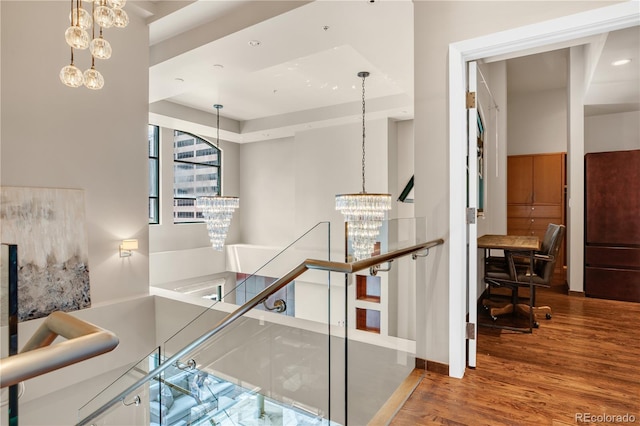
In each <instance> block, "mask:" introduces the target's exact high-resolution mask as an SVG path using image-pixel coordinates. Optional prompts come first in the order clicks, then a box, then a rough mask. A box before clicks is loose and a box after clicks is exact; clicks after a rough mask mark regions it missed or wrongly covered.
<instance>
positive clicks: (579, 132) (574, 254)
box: [565, 46, 585, 292]
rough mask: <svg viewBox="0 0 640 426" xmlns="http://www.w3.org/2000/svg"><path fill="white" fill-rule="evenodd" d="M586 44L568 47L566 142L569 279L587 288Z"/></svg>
mask: <svg viewBox="0 0 640 426" xmlns="http://www.w3.org/2000/svg"><path fill="white" fill-rule="evenodd" d="M584 66H585V64H584V47H583V46H575V47H572V48H571V49H570V50H569V70H568V72H569V76H568V77H569V78H568V80H569V82H568V86H569V90H568V91H567V93H568V97H569V99H568V101H567V105H568V115H569V116H568V120H567V123H568V124H567V126H568V129H567V130H568V132H567V133H568V136H569V140H568V142H567V148H568V149H567V187H568V193H567V236H566V241H565V243H566V246H567V259H568V262H567V282H568V283H569V290H570V291H579V292H581V291H584V271H583V266H584V92H585V68H584Z"/></svg>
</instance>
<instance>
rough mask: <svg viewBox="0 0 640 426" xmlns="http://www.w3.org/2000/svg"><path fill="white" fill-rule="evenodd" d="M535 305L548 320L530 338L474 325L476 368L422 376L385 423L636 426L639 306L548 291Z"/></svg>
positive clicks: (639, 419) (638, 418)
mask: <svg viewBox="0 0 640 426" xmlns="http://www.w3.org/2000/svg"><path fill="white" fill-rule="evenodd" d="M538 304H544V305H550V306H551V307H552V309H553V318H552V319H551V320H549V321H547V320H545V319H542V320H541V321H540V328H539V329H536V330H534V332H533V334H523V333H517V332H512V331H506V330H497V329H491V328H486V327H480V329H479V339H478V357H477V368H476V369H467V371H466V373H465V376H464V378H463V379H453V378H449V377H447V376H444V375H440V374H435V373H431V372H426V374H425V375H424V377H423V378H422V380H421V381H420V383H419V384H418V386H417V387H416V389H415V390H414V392H413V393H412V394H411V396H410V397H409V398H408V399H407V401H406V402H405V404H404V405H403V406H402V408H401V409H400V410H399V411H398V413H397V414H396V416H395V417H394V418H393V420H392V421H391V422H390V424H391V425H395V426H408V425H412V426H413V425H429V424H445V425H473V426H476V425H492V426H495V425H574V424H598V425H605V424H618V425H620V424H624V422H623V421H620V420H625V418H615V417H608V418H597V417H596V416H603V415H608V416H616V415H620V416H624V415H627V418H626V419H627V420H628V419H629V417H630V416H633V417H635V423H636V424H638V423H640V303H630V302H617V301H608V300H602V299H592V298H585V297H579V296H568V295H565V294H562V293H560V292H558V290H557V289H555V290H543V291H540V292H539V293H538ZM580 416H582V417H581V418H580ZM588 416H591V417H588ZM586 420H591V421H586ZM627 423H628V421H627Z"/></svg>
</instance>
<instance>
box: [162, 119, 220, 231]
mask: <svg viewBox="0 0 640 426" xmlns="http://www.w3.org/2000/svg"><path fill="white" fill-rule="evenodd" d="M219 193H220V150H219V149H218V148H216V147H215V146H213V145H212V144H210V143H209V142H207V141H205V140H204V139H202V138H199V137H197V136H194V135H192V134H189V133H185V132H181V131H178V130H176V131H175V132H174V136H173V221H174V223H188V222H202V221H203V217H202V212H199V211H196V205H195V204H196V203H195V199H196V197H200V196H204V195H218V194H219Z"/></svg>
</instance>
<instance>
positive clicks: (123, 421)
mask: <svg viewBox="0 0 640 426" xmlns="http://www.w3.org/2000/svg"><path fill="white" fill-rule="evenodd" d="M160 356H161V354H160V348H156V349H154V350H153V351H152V352H151V353H149V355H147V356H145V357H144V358H142V359H141V360H140V361H139V362H137V363H135V364H134V365H132V366H131V367H130V368H128V369H127V370H126V371H125V372H124V373H123V374H122V375H120V376H119V377H118V378H117V379H116V380H115V381H114V382H113V383H111V384H110V385H109V386H107V387H106V388H105V389H103V390H102V391H101V392H100V393H99V394H98V395H96V396H94V397H93V398H91V399H90V400H89V401H88V402H87V403H86V404H84V405H83V406H82V407H81V408H80V409H79V410H78V421H79V422H81V424H85V423H82V422H83V420H85V419H87V416H90V415H92V414H93V413H95V412H96V411H98V410H99V409H101V408H102V407H104V406H105V404H107V403H109V402H111V401H112V400H113V399H114V398H119V397H122V400H121V401H119V402H117V403H116V404H114V405H112V406H111V407H109V408H108V409H107V410H106V411H105V412H104V413H101V414H100V415H99V416H98V417H96V418H91V419H89V421H88V422H87V423H86V424H93V425H96V426H98V425H132V426H133V425H149V424H152V423H151V422H153V419H154V418H157V419H159V418H160V416H159V407H158V404H159V403H161V397H160V396H159V395H158V392H157V391H158V383H159V382H160V381H161V377H162V376H157V377H155V378H152V379H150V380H149V381H148V382H145V383H144V384H143V385H141V386H138V387H136V388H134V389H132V390H130V392H128V393H127V394H123V392H125V391H126V390H127V389H129V388H131V387H132V386H134V385H135V384H136V383H137V382H138V381H140V380H141V379H143V378H144V377H145V376H147V375H148V374H149V373H150V372H151V371H153V370H154V369H155V368H157V367H158V365H160V359H161V358H160ZM154 390H155V393H154V392H153V391H154ZM154 401H155V402H158V403H154ZM154 409H155V412H154ZM154 415H155V417H154Z"/></svg>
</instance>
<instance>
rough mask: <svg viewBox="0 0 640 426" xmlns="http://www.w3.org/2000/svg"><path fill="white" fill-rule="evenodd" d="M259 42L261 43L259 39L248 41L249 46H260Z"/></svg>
mask: <svg viewBox="0 0 640 426" xmlns="http://www.w3.org/2000/svg"><path fill="white" fill-rule="evenodd" d="M260 44H261V43H260V40H251V41H249V46H252V47H257V46H260Z"/></svg>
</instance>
